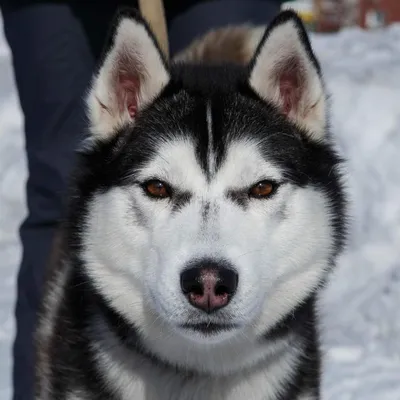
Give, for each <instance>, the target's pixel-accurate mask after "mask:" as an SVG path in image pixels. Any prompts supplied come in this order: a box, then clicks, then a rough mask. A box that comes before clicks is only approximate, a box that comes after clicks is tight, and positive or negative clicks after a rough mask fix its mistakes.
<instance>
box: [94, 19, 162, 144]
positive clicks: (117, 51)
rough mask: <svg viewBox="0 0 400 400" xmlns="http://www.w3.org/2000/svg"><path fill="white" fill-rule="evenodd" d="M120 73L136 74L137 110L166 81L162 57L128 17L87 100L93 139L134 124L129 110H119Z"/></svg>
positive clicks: (142, 30) (122, 24) (121, 24)
mask: <svg viewBox="0 0 400 400" xmlns="http://www.w3.org/2000/svg"><path fill="white" fill-rule="evenodd" d="M121 70H125V71H129V72H132V73H134V74H135V75H137V78H138V80H139V83H140V89H139V92H138V93H137V99H138V110H139V111H140V110H141V109H143V107H145V106H146V105H147V104H149V103H150V102H151V101H152V100H153V99H154V97H156V96H157V95H158V94H159V93H160V91H161V90H162V89H163V87H164V86H165V85H166V84H167V83H168V81H169V74H168V72H167V70H166V69H165V66H164V64H163V61H162V58H161V55H160V53H159V51H158V49H157V48H156V46H155V45H154V42H153V40H152V39H151V37H150V36H149V34H148V32H147V31H146V29H145V27H144V26H143V25H142V24H141V23H138V22H136V21H135V20H133V19H129V18H124V19H122V20H121V22H120V23H119V26H118V28H117V31H116V34H115V38H114V45H113V47H112V48H111V50H110V52H109V53H108V55H107V57H106V59H105V61H104V64H103V65H102V67H101V69H100V71H99V73H98V75H97V76H95V78H94V81H93V84H92V88H91V89H90V92H89V95H88V97H87V109H88V114H89V122H90V131H91V133H92V134H93V135H94V137H96V138H100V139H101V138H107V137H108V136H109V135H112V134H114V133H115V132H116V130H117V129H118V128H120V127H122V126H124V125H126V124H131V123H132V122H133V121H132V118H131V116H130V115H129V113H128V110H127V109H126V108H125V109H124V110H121V109H120V108H119V107H118V99H117V96H118V93H117V85H116V77H117V76H118V74H119V73H120V72H121ZM102 105H103V106H105V107H103V106H102Z"/></svg>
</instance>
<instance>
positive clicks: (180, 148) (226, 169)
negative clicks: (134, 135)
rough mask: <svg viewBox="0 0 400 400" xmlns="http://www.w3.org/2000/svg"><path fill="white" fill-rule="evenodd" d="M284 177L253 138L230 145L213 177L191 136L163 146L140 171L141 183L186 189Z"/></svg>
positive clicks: (235, 185) (233, 185)
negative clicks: (162, 183) (155, 182)
mask: <svg viewBox="0 0 400 400" xmlns="http://www.w3.org/2000/svg"><path fill="white" fill-rule="evenodd" d="M211 156H212V155H210V157H211ZM282 176H283V173H282V171H281V169H280V167H279V166H278V165H277V164H276V163H274V161H273V160H272V159H271V160H269V159H268V158H265V157H264V156H263V154H262V153H261V151H260V148H259V144H258V143H257V141H255V140H251V139H241V140H233V141H232V142H230V143H229V144H228V145H227V146H226V149H225V155H224V159H223V160H222V161H221V163H220V164H219V165H218V168H217V169H216V170H215V171H214V173H213V174H212V175H211V176H210V174H209V166H208V164H207V163H201V162H199V156H198V150H197V145H196V142H195V141H193V140H190V138H188V137H180V138H175V139H171V140H169V141H167V142H164V143H163V144H161V145H160V146H159V147H158V150H157V151H156V152H155V153H154V155H153V156H152V157H151V159H150V160H149V161H148V162H147V163H146V164H145V165H144V166H143V168H142V169H141V170H140V171H139V172H138V179H139V180H142V179H143V180H144V179H147V178H148V177H157V178H159V179H164V180H166V181H168V182H170V183H171V184H175V185H178V186H179V185H184V186H185V187H186V188H187V189H190V188H191V189H196V188H205V187H209V186H218V187H221V188H223V187H227V186H228V187H241V186H243V185H246V184H251V183H254V182H256V181H257V180H262V179H271V180H276V181H279V180H281V179H282Z"/></svg>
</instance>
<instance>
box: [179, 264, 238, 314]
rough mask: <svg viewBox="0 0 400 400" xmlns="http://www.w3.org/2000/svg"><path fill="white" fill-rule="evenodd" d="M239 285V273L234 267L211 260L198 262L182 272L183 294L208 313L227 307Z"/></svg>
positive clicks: (195, 305)
mask: <svg viewBox="0 0 400 400" xmlns="http://www.w3.org/2000/svg"><path fill="white" fill-rule="evenodd" d="M192 265H193V264H192ZM237 285H238V274H237V273H236V272H235V271H234V270H233V269H232V268H230V267H226V266H225V265H221V264H217V263H213V262H210V261H207V262H202V263H197V264H196V266H193V267H192V268H189V269H186V270H185V271H183V272H182V274H181V289H182V292H183V294H185V295H186V297H187V298H188V300H189V302H190V303H191V304H192V305H193V306H194V307H196V308H199V309H201V310H203V311H206V312H208V313H209V312H212V311H214V310H217V309H219V308H222V307H225V306H226V305H227V304H228V303H229V301H230V299H231V298H232V297H233V296H234V294H235V292H236V289H237Z"/></svg>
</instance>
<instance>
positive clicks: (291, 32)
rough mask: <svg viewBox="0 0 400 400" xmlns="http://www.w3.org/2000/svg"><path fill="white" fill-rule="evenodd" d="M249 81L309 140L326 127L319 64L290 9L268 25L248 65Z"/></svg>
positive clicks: (323, 131)
mask: <svg viewBox="0 0 400 400" xmlns="http://www.w3.org/2000/svg"><path fill="white" fill-rule="evenodd" d="M249 83H250V86H251V87H252V89H253V90H254V91H255V92H256V93H257V94H258V95H259V96H260V97H261V98H263V99H264V100H266V101H268V102H271V103H272V104H274V105H275V106H277V107H278V109H279V110H280V112H281V113H283V114H285V115H286V116H287V117H288V118H289V119H290V120H291V121H293V122H295V123H296V124H298V125H299V126H300V127H302V128H303V129H305V130H306V132H307V133H308V134H309V137H310V138H312V139H316V140H319V139H322V138H323V136H324V135H325V130H326V129H325V128H326V98H325V91H324V85H323V82H322V78H321V73H320V67H319V64H318V61H317V59H316V58H315V56H314V53H313V51H312V48H311V45H310V42H309V39H308V35H307V32H306V30H305V28H304V25H303V23H302V21H301V20H300V18H299V17H298V16H297V14H296V13H294V12H293V11H284V12H282V13H281V14H279V15H278V16H277V17H276V19H275V20H274V21H273V22H272V23H271V25H270V26H269V27H268V28H267V30H266V32H265V34H264V36H263V38H262V40H261V43H260V45H259V46H258V49H257V51H256V54H255V56H254V58H253V61H252V63H251V64H250V76H249Z"/></svg>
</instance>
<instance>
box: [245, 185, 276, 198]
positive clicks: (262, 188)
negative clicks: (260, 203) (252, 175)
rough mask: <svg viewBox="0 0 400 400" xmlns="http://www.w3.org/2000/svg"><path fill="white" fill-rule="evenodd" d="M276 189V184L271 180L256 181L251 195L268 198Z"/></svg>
mask: <svg viewBox="0 0 400 400" xmlns="http://www.w3.org/2000/svg"><path fill="white" fill-rule="evenodd" d="M274 189H275V184H274V183H273V182H271V181H261V182H258V183H256V184H255V185H254V186H252V187H251V188H250V191H249V196H251V197H255V198H258V199H262V198H266V197H268V196H270V195H271V194H272V193H273V192H274Z"/></svg>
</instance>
